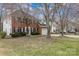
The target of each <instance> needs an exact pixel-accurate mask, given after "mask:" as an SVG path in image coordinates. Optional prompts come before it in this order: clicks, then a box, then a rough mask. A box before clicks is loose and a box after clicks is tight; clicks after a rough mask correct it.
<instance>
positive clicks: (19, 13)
mask: <svg viewBox="0 0 79 59" xmlns="http://www.w3.org/2000/svg"><path fill="white" fill-rule="evenodd" d="M11 15H12V16H13V17H24V18H28V19H31V20H35V21H36V22H37V21H38V19H37V18H36V17H34V16H32V15H30V14H28V13H26V12H24V11H22V10H16V11H14V12H12V13H11Z"/></svg>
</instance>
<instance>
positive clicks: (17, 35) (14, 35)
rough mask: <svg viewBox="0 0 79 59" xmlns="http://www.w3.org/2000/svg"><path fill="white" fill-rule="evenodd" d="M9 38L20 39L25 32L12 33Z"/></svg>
mask: <svg viewBox="0 0 79 59" xmlns="http://www.w3.org/2000/svg"><path fill="white" fill-rule="evenodd" d="M11 36H12V37H21V36H26V33H25V32H14V33H11Z"/></svg>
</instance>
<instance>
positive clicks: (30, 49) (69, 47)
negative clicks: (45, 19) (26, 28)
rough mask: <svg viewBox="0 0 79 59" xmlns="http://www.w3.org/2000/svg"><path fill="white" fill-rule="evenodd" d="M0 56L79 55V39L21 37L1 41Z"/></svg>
mask: <svg viewBox="0 0 79 59" xmlns="http://www.w3.org/2000/svg"><path fill="white" fill-rule="evenodd" d="M0 55H14V56H16V55H22V56H27V55H28V56H29V55H31V56H33V55H36V56H39V55H40V56H44V55H45V56H55V55H56V56H62V55H68V56H70V55H72V56H73V55H79V39H78V38H76V39H75V38H67V37H53V39H51V40H47V39H45V37H21V38H14V39H1V40H0Z"/></svg>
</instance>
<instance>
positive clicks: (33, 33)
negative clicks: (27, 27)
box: [31, 32, 39, 35]
mask: <svg viewBox="0 0 79 59" xmlns="http://www.w3.org/2000/svg"><path fill="white" fill-rule="evenodd" d="M31 35H39V33H38V32H32V33H31Z"/></svg>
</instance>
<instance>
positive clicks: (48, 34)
mask: <svg viewBox="0 0 79 59" xmlns="http://www.w3.org/2000/svg"><path fill="white" fill-rule="evenodd" d="M47 38H49V39H50V38H51V28H50V26H48V27H47Z"/></svg>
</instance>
